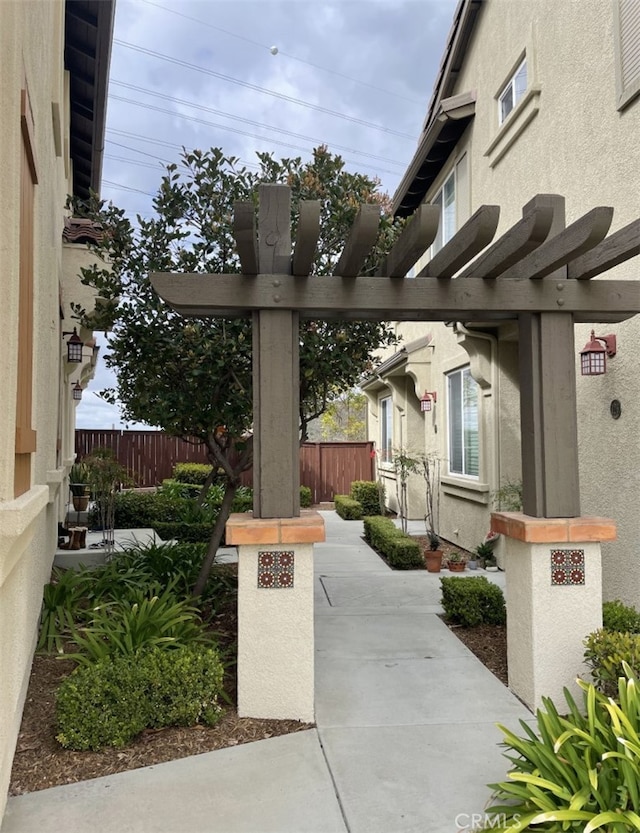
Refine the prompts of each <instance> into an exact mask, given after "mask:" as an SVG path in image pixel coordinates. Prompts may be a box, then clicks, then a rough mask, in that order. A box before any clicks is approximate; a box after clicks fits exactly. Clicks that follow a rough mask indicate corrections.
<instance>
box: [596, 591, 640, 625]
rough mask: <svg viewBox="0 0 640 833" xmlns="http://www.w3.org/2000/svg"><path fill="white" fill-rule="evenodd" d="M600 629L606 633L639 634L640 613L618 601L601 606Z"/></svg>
mask: <svg viewBox="0 0 640 833" xmlns="http://www.w3.org/2000/svg"><path fill="white" fill-rule="evenodd" d="M602 627H603V628H605V629H606V630H608V631H620V632H621V633H640V613H638V611H637V610H635V609H634V608H633V607H629V606H628V605H625V604H623V603H622V602H621V601H620V599H615V600H614V601H612V602H605V603H604V604H603V605H602Z"/></svg>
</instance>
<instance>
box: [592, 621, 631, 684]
mask: <svg viewBox="0 0 640 833" xmlns="http://www.w3.org/2000/svg"><path fill="white" fill-rule="evenodd" d="M584 644H585V649H586V650H585V652H584V660H585V662H586V664H587V665H588V666H589V669H590V672H591V676H592V678H593V681H594V684H595V686H596V688H598V689H599V690H600V691H602V692H603V693H604V694H607V695H609V696H610V697H614V696H615V694H616V692H617V689H618V678H619V677H622V676H623V663H625V662H626V663H627V664H628V665H629V667H630V668H632V669H633V671H634V672H635V674H639V673H640V634H635V633H618V632H616V631H607V630H604V629H602V630H597V631H595V632H594V633H590V634H589V636H588V637H587V638H586V639H585V642H584Z"/></svg>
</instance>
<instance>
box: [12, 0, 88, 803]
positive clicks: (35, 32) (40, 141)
mask: <svg viewBox="0 0 640 833" xmlns="http://www.w3.org/2000/svg"><path fill="white" fill-rule="evenodd" d="M63 36H64V3H63V0H32V2H29V3H24V2H12V1H11V0H5V2H2V3H0V55H2V60H1V63H0V105H1V111H2V119H0V162H1V164H2V177H3V181H2V200H0V259H1V261H2V289H3V296H2V304H0V332H2V335H3V360H2V362H0V390H2V392H3V395H2V396H1V397H0V635H1V637H2V638H1V639H0V680H1V681H2V685H1V686H0V818H1V816H2V813H3V810H4V805H5V799H6V792H7V787H8V783H9V776H10V772H11V761H12V758H13V754H14V749H15V744H16V738H17V733H18V729H19V725H20V719H21V713H22V705H23V702H24V697H25V694H26V686H27V682H28V678H29V670H30V667H31V660H32V656H33V649H34V645H35V642H36V636H37V624H38V619H39V612H40V605H41V601H42V587H43V585H44V583H45V582H47V581H48V580H49V576H50V571H51V564H52V561H53V555H54V552H55V547H56V537H57V529H56V524H57V521H58V519H59V518H61V517H63V516H64V506H65V502H66V501H65V498H66V489H65V487H64V478H65V473H66V466H67V465H68V464H69V463H70V461H71V455H72V453H73V452H72V446H71V438H72V435H73V424H74V414H75V409H74V408H73V406H72V404H71V387H70V384H69V379H68V376H67V371H68V368H66V367H65V364H66V362H63V361H62V354H63V351H64V349H65V345H64V342H63V340H62V338H61V330H62V329H69V328H70V327H69V326H68V325H69V317H68V315H69V309H68V306H66V305H65V306H64V311H65V313H66V315H67V317H66V319H65V320H64V321H63V322H61V321H60V298H59V286H60V282H61V277H62V228H63V217H64V204H65V200H66V195H67V193H68V192H69V191H70V190H71V183H70V180H69V172H70V165H69V160H68V159H67V160H66V162H65V159H64V155H62V156H57V155H56V146H55V144H56V143H55V139H56V135H55V128H54V122H53V119H52V104H53V103H55V104H57V105H58V107H59V112H60V115H61V123H62V125H68V121H69V118H68V105H67V103H66V101H65V96H64V90H65V84H64V69H63ZM24 79H26V83H27V85H28V90H29V96H30V101H31V107H32V111H33V125H34V144H35V148H34V149H35V156H36V161H37V175H38V184H37V185H36V186H35V203H34V223H33V226H34V269H33V296H34V306H33V322H34V339H33V385H32V391H33V409H32V427H33V428H34V429H35V431H36V433H37V447H36V451H35V453H34V454H32V455H31V456H32V477H31V484H32V485H31V489H29V490H28V491H27V492H26V493H24V494H23V495H21V496H20V497H19V498H17V499H16V498H14V449H15V445H14V443H15V424H16V419H15V416H16V414H15V411H16V390H17V350H18V349H19V347H20V345H19V344H18V315H19V312H18V295H19V251H20V249H19V247H20V159H21V152H22V151H21V146H22V144H21V143H22V138H21V127H20V91H21V88H22V87H23V86H24ZM63 134H64V127H63V130H62V131H60V135H58V137H57V138H58V139H60V140H61V141H60V142H59V143H58V144H59V147H62V148H65V147H66V151H67V153H68V142H67V144H66V145H65V142H64V135H63ZM63 154H64V150H63ZM67 300H68V299H67ZM58 438H61V439H62V440H63V443H62V446H61V447H58Z"/></svg>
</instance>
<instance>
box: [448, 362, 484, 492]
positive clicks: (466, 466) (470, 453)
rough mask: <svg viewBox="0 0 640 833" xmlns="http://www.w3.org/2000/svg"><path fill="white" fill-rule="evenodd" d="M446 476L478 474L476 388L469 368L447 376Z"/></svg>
mask: <svg viewBox="0 0 640 833" xmlns="http://www.w3.org/2000/svg"><path fill="white" fill-rule="evenodd" d="M447 392H448V395H449V401H448V406H449V425H448V428H449V473H450V474H461V475H465V476H467V477H476V478H477V477H478V476H479V474H480V461H479V443H478V385H477V384H476V381H475V380H474V379H473V377H472V376H471V371H470V370H469V368H468V367H465V368H462V369H461V370H456V371H455V372H454V373H449V374H448V376H447Z"/></svg>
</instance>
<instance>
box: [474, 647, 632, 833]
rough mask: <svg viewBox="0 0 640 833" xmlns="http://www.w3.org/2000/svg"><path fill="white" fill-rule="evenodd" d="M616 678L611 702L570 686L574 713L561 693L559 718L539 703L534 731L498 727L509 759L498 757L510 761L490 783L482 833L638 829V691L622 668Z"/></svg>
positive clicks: (548, 702)
mask: <svg viewBox="0 0 640 833" xmlns="http://www.w3.org/2000/svg"><path fill="white" fill-rule="evenodd" d="M624 672H625V676H624V677H621V678H620V679H619V680H618V695H619V696H618V700H617V701H616V700H614V699H613V698H608V697H605V695H603V694H601V693H600V692H598V691H597V690H596V688H595V687H594V686H593V685H592V684H591V683H587V682H584V681H583V680H578V685H579V686H580V688H581V689H582V690H583V692H584V708H583V709H582V710H581V709H579V708H578V707H577V705H576V703H575V701H574V700H573V698H572V697H571V695H570V694H569V692H568V691H567V690H566V689H565V698H566V700H567V705H568V707H569V713H568V714H567V715H566V716H560V714H559V713H558V711H557V709H556V707H555V706H554V704H553V702H552V701H551V700H549V699H544V701H543V702H544V710H538V712H537V723H538V731H537V732H534V731H533V730H532V729H531V728H530V727H529V726H528V725H527V724H526V723H525V722H524V721H520V722H521V725H522V727H523V729H524V730H525V732H526V735H527V736H526V737H518V736H517V735H515V734H514V733H513V732H511V731H509V729H506V728H504V727H503V726H500V729H501V731H502V732H503V734H504V735H505V738H506V743H505V744H504V745H505V746H506V747H507V748H508V749H510V750H513V751H514V752H515V753H516V756H515V757H514V756H510V755H507V756H506V757H507V758H508V759H509V760H510V761H512V763H513V769H512V770H511V771H510V772H509V773H508V778H509V780H508V781H504V782H501V783H499V784H492V785H491V786H492V787H493V788H494V790H495V793H494V799H493V800H494V801H495V802H497V803H494V804H493V805H492V806H491V807H490V809H489V811H488V812H489V814H490V819H491V820H489V821H488V822H487V829H491V830H498V831H502V833H508V831H509V832H511V833H515V831H523V830H546V831H558V833H559V831H576V833H577V831H580V833H592V831H594V830H600V831H607V833H623V831H634V830H635V831H639V830H640V814H639V813H640V692H639V690H638V683H637V681H636V680H635V679H634V677H633V671H632V669H631V668H630V667H629V665H627V664H626V663H625V666H624ZM501 802H507V803H506V804H503V803H501ZM493 822H497V823H498V824H497V826H496V824H495V823H493Z"/></svg>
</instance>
